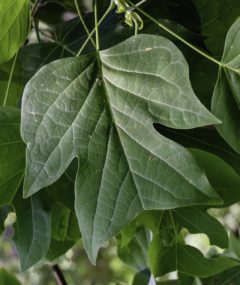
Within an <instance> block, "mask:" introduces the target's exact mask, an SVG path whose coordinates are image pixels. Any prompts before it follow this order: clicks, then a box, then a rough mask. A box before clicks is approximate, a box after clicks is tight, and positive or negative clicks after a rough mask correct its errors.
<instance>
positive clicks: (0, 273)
mask: <svg viewBox="0 0 240 285" xmlns="http://www.w3.org/2000/svg"><path fill="white" fill-rule="evenodd" d="M0 284H1V285H21V283H20V282H19V281H18V280H17V279H16V278H15V276H14V275H13V274H10V273H9V272H7V271H6V270H5V269H4V268H0Z"/></svg>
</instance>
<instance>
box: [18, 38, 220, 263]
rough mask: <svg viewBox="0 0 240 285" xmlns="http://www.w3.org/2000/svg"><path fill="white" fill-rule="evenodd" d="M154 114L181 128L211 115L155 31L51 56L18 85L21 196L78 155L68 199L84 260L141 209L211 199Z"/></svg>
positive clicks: (209, 120)
mask: <svg viewBox="0 0 240 285" xmlns="http://www.w3.org/2000/svg"><path fill="white" fill-rule="evenodd" d="M154 122H159V123H161V124H163V125H165V126H168V127H173V128H182V129H189V128H194V127H199V126H203V125H207V124H215V123H219V121H218V120H217V119H216V118H215V117H214V116H213V115H212V114H211V113H210V112H209V111H207V109H206V108H205V107H204V106H203V105H201V103H200V102H199V101H198V99H197V98H196V96H195V95H194V93H193V91H192V88H191V85H190V81H189V74H188V66H187V63H186V61H185V59H184V57H183V56H182V54H181V53H180V52H179V50H178V49H177V48H176V47H175V46H174V45H173V44H172V43H171V42H170V41H169V40H167V39H165V38H162V37H157V36H150V35H139V36H137V37H133V38H130V39H128V40H126V41H125V42H123V43H121V44H119V45H117V46H115V47H113V48H110V49H108V50H105V51H101V52H100V55H99V58H97V55H95V54H91V55H86V56H83V57H80V58H68V59H62V60H58V61H55V62H53V63H50V64H49V65H47V66H45V67H43V68H42V69H41V70H40V71H39V72H38V73H37V74H36V75H35V76H34V77H33V78H32V79H31V80H30V81H29V83H28V84H27V86H26V88H25V91H24V95H23V107H22V126H21V132H22V137H23V139H24V141H25V143H26V144H27V146H28V147H27V168H26V177H25V181H24V195H25V196H26V197H27V196H30V195H32V194H33V193H35V192H37V191H38V190H40V189H41V188H43V187H46V186H48V185H50V184H52V183H53V182H55V181H56V180H57V179H58V178H59V177H60V176H61V175H62V174H63V172H64V171H65V169H66V168H67V167H68V165H69V164H70V162H71V161H72V160H73V159H74V158H75V157H78V161H79V169H78V174H77V178H76V184H75V196H76V203H75V207H76V213H77V216H78V220H79V224H80V229H81V233H82V235H83V240H84V245H85V248H86V249H87V252H88V255H89V257H90V259H91V260H92V261H93V262H94V261H95V259H96V254H97V251H98V249H99V247H100V246H101V245H102V244H103V243H104V242H105V241H106V240H108V239H110V238H111V237H113V236H114V235H115V234H116V233H118V232H119V231H120V230H121V229H122V228H123V227H124V226H126V225H127V224H128V223H129V222H130V221H131V220H132V219H133V218H134V217H135V216H136V215H137V214H139V213H140V212H141V211H143V210H144V209H169V208H176V207H182V206H188V205H195V204H208V203H219V199H218V196H217V195H216V193H215V192H214V191H213V189H212V187H211V186H210V184H209V183H208V181H207V179H206V176H205V174H204V172H203V171H202V169H201V168H200V167H199V165H198V164H197V163H196V162H195V160H194V159H193V157H192V155H191V154H190V153H189V152H188V151H187V150H185V149H184V148H183V147H181V146H179V145H178V144H176V143H174V142H173V141H171V140H169V139H167V138H165V137H164V136H162V135H160V134H158V133H157V132H156V131H155V129H154V127H153V123H154Z"/></svg>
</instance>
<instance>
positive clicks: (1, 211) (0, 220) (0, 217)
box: [0, 206, 13, 236]
mask: <svg viewBox="0 0 240 285" xmlns="http://www.w3.org/2000/svg"><path fill="white" fill-rule="evenodd" d="M12 211H13V209H12V207H10V206H5V207H2V208H0V236H1V234H2V233H3V231H4V229H5V226H4V222H5V220H6V218H7V216H8V214H9V213H10V212H12Z"/></svg>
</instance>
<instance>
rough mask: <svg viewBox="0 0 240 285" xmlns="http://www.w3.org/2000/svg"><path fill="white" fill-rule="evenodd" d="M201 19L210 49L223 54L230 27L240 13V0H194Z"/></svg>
mask: <svg viewBox="0 0 240 285" xmlns="http://www.w3.org/2000/svg"><path fill="white" fill-rule="evenodd" d="M193 3H194V4H195V6H196V8H197V10H198V13H199V16H200V19H201V27H202V35H203V36H205V37H206V39H205V43H206V45H207V47H208V49H209V50H210V51H211V52H212V53H213V54H215V55H216V56H219V55H221V53H222V50H223V43H224V39H225V36H226V34H227V31H228V29H229V28H230V26H231V25H232V24H233V23H234V21H235V20H236V18H237V17H239V13H240V2H239V1H238V0H219V1H218V0H217V1H216V0H213V1H208V0H193Z"/></svg>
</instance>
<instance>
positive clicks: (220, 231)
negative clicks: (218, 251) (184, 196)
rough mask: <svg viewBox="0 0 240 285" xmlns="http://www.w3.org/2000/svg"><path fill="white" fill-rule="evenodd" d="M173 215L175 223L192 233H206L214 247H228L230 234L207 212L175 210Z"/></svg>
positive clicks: (185, 209) (192, 209) (186, 209)
mask: <svg viewBox="0 0 240 285" xmlns="http://www.w3.org/2000/svg"><path fill="white" fill-rule="evenodd" d="M173 214H174V220H175V222H176V223H178V224H179V225H180V226H181V227H183V228H187V229H188V230H189V231H190V233H193V234H197V233H205V234H206V235H207V236H208V237H209V240H210V243H211V244H212V245H217V246H219V247H221V248H227V247H228V234H227V232H226V230H225V228H224V226H223V225H222V224H221V223H219V222H218V221H217V220H216V219H215V218H213V217H212V216H210V215H209V214H208V213H207V212H206V210H204V209H199V208H197V207H194V208H193V207H188V208H180V209H177V210H173Z"/></svg>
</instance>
